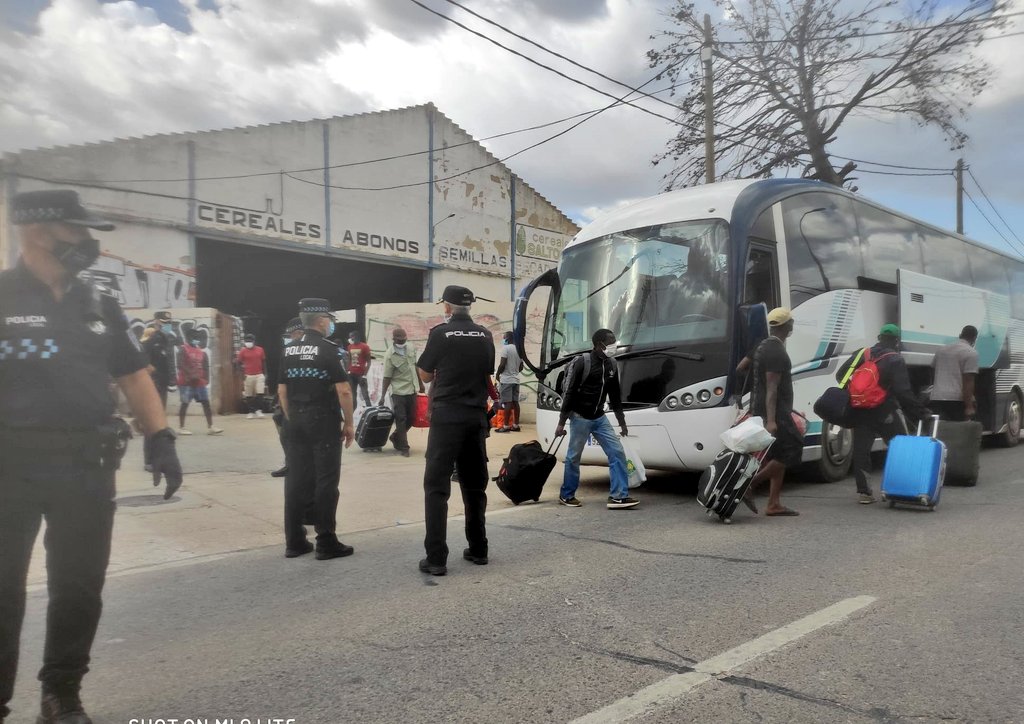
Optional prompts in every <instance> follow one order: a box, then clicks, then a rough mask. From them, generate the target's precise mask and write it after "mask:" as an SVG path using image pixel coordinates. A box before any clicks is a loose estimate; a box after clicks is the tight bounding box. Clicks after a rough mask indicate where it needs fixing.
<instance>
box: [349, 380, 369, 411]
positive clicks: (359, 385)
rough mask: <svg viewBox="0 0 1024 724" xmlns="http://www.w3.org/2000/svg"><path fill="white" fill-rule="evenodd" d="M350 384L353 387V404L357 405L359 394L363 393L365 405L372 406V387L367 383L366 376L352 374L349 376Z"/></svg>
mask: <svg viewBox="0 0 1024 724" xmlns="http://www.w3.org/2000/svg"><path fill="white" fill-rule="evenodd" d="M348 379H349V384H350V385H351V386H352V402H353V405H354V404H355V403H356V401H357V398H358V397H359V393H360V392H362V395H363V404H364V405H369V404H370V386H369V384H368V383H367V382H366V375H354V374H352V373H351V372H350V373H349V375H348Z"/></svg>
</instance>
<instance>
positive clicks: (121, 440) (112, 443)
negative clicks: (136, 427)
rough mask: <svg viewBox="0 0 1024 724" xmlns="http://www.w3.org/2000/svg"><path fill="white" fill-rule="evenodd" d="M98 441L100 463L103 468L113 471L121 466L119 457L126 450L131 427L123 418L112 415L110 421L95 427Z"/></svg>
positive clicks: (130, 436) (130, 435) (130, 437)
mask: <svg viewBox="0 0 1024 724" xmlns="http://www.w3.org/2000/svg"><path fill="white" fill-rule="evenodd" d="M96 433H97V434H98V436H99V443H100V465H101V467H102V468H103V469H104V470H109V471H114V470H117V469H119V468H120V467H121V459H122V458H123V457H124V455H125V453H126V452H128V441H129V440H131V439H132V437H133V435H132V428H131V426H130V425H129V424H128V423H127V422H125V421H124V419H123V418H120V417H113V418H111V419H110V422H107V423H104V424H103V425H100V426H99V427H98V428H96Z"/></svg>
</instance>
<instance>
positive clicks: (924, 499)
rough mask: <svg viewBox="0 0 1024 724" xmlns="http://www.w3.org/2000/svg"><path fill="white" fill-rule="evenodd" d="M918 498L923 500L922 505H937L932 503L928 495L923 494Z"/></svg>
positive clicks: (931, 506)
mask: <svg viewBox="0 0 1024 724" xmlns="http://www.w3.org/2000/svg"><path fill="white" fill-rule="evenodd" d="M918 500H920V501H921V505H924V506H927V507H929V508H934V507H935V506H934V505H932V501H931V499H930V498H929V497H928V496H927V495H922V496H920V497H918Z"/></svg>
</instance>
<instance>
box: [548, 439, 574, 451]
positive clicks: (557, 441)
mask: <svg viewBox="0 0 1024 724" xmlns="http://www.w3.org/2000/svg"><path fill="white" fill-rule="evenodd" d="M567 437H569V436H568V435H559V436H558V437H556V438H555V439H554V440H552V441H551V444H550V445H548V450H547V454H548V455H552V454H554V455H557V454H558V448H560V447H562V440H564V439H565V438H567ZM555 443H558V444H557V445H556V444H555ZM551 448H554V452H552V450H551Z"/></svg>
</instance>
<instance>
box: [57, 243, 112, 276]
mask: <svg viewBox="0 0 1024 724" xmlns="http://www.w3.org/2000/svg"><path fill="white" fill-rule="evenodd" d="M50 253H51V254H53V256H54V257H55V258H56V259H57V261H59V262H60V263H61V266H63V267H64V268H65V269H67V270H68V271H69V272H71V273H72V274H77V273H78V272H80V271H85V270H86V269H88V268H89V267H91V266H92V265H93V264H95V263H96V260H97V259H99V258H100V242H99V241H98V240H96V239H93V238H91V237H90V238H88V239H83V240H82V241H81V242H79V243H77V244H72V243H70V242H67V241H61V240H59V239H58V240H56V241H55V242H54V245H53V251H52V252H50Z"/></svg>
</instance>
